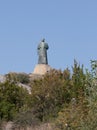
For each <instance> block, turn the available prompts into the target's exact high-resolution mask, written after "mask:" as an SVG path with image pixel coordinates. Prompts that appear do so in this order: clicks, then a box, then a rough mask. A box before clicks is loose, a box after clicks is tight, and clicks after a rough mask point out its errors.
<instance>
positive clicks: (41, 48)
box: [37, 39, 49, 64]
mask: <svg viewBox="0 0 97 130" xmlns="http://www.w3.org/2000/svg"><path fill="white" fill-rule="evenodd" d="M48 48H49V46H48V44H47V43H45V39H43V40H42V41H41V42H40V43H39V45H38V48H37V50H38V56H39V58H38V64H48V59H47V50H48Z"/></svg>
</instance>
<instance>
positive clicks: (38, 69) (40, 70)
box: [33, 64, 51, 75]
mask: <svg viewBox="0 0 97 130" xmlns="http://www.w3.org/2000/svg"><path fill="white" fill-rule="evenodd" d="M50 70H51V67H50V66H49V65H47V64H37V65H36V66H35V69H34V72H33V74H38V75H44V74H46V73H47V72H49V71H50Z"/></svg>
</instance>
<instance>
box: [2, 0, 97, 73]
mask: <svg viewBox="0 0 97 130" xmlns="http://www.w3.org/2000/svg"><path fill="white" fill-rule="evenodd" d="M42 38H45V39H46V42H47V43H48V44H49V50H48V62H49V65H50V66H51V67H52V68H56V69H62V70H64V69H65V68H67V67H69V68H71V66H72V65H73V61H74V59H76V60H77V61H78V62H79V63H80V64H84V66H85V68H89V67H90V60H97V0H0V74H6V73H9V72H13V71H14V72H26V73H31V72H33V69H34V67H35V65H36V64H37V61H38V56H37V45H38V44H39V42H40V41H41V39H42Z"/></svg>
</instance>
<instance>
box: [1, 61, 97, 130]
mask: <svg viewBox="0 0 97 130" xmlns="http://www.w3.org/2000/svg"><path fill="white" fill-rule="evenodd" d="M19 83H22V84H26V85H28V86H30V93H29V91H28V90H27V89H26V88H24V87H22V86H21V87H20V86H19ZM8 121H12V122H13V127H12V129H13V130H15V129H16V128H17V129H21V128H23V129H24V130H27V127H32V128H34V127H36V126H37V127H38V126H41V125H43V124H48V123H49V125H50V129H49V130H51V128H52V130H97V61H91V71H88V70H85V68H84V67H83V65H82V66H81V65H79V64H78V63H77V62H76V61H74V65H73V66H72V71H70V70H69V68H67V69H65V70H64V71H61V70H51V71H50V72H48V73H47V74H46V75H44V76H42V77H41V78H38V79H34V80H31V79H30V78H29V76H28V75H26V74H15V73H14V74H8V75H6V81H5V82H3V83H0V127H1V130H2V123H3V122H8Z"/></svg>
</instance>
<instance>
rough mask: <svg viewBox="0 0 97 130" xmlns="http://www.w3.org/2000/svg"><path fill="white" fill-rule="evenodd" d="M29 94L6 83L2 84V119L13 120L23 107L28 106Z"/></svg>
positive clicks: (0, 86) (0, 97)
mask: <svg viewBox="0 0 97 130" xmlns="http://www.w3.org/2000/svg"><path fill="white" fill-rule="evenodd" d="M28 98H29V93H28V91H27V90H26V89H24V88H22V87H19V86H17V85H15V84H14V83H10V82H8V81H7V82H5V83H1V84H0V118H1V119H6V120H12V119H13V117H14V116H15V114H16V113H17V112H19V111H20V110H21V109H22V107H25V106H26V105H27V100H28Z"/></svg>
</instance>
